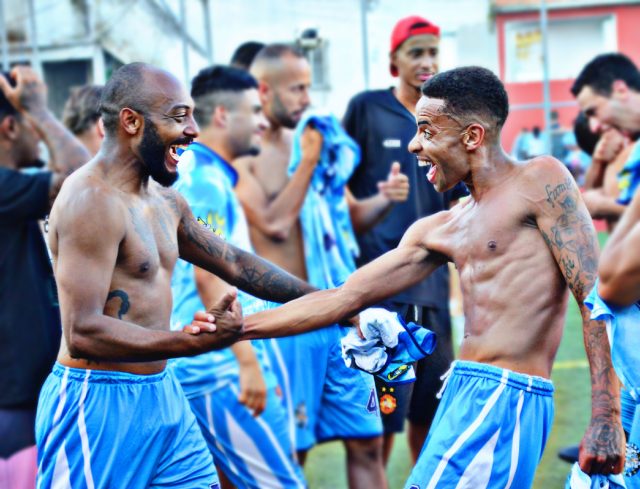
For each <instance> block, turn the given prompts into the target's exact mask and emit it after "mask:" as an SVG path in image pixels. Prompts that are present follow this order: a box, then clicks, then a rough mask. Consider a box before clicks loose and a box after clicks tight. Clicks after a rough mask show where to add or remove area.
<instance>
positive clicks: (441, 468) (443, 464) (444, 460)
mask: <svg viewBox="0 0 640 489" xmlns="http://www.w3.org/2000/svg"><path fill="white" fill-rule="evenodd" d="M508 377H509V372H508V371H507V370H505V371H503V373H502V379H501V380H500V385H499V386H498V388H497V389H496V390H495V391H494V392H493V394H491V397H489V399H488V400H487V403H486V404H485V405H484V407H483V408H482V411H480V414H479V415H478V417H477V418H476V419H475V420H474V421H473V423H471V425H470V426H469V427H468V428H467V429H466V430H464V432H463V433H462V434H461V435H460V436H459V437H458V438H457V439H456V441H455V442H454V443H453V445H451V448H449V450H447V451H446V453H445V454H444V455H443V457H442V460H440V463H439V464H438V466H437V467H436V470H435V472H434V473H433V476H431V480H430V481H429V484H428V485H427V487H426V489H434V488H435V487H436V484H437V483H438V481H439V480H440V477H442V474H443V473H444V470H445V469H446V468H447V465H448V463H449V460H451V457H453V455H454V454H455V453H456V452H457V451H458V450H459V449H460V447H461V446H462V445H463V444H464V442H466V441H467V440H468V439H469V438H470V437H471V435H472V434H473V432H474V431H476V430H477V429H478V428H479V427H480V425H481V424H482V422H483V421H484V420H485V418H486V417H487V416H488V414H489V411H491V409H492V408H493V406H494V405H495V404H496V402H498V399H499V398H500V395H501V394H502V392H503V391H504V389H505V387H506V386H507V383H506V382H507V379H508Z"/></svg>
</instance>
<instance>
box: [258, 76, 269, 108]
mask: <svg viewBox="0 0 640 489" xmlns="http://www.w3.org/2000/svg"><path fill="white" fill-rule="evenodd" d="M270 93H271V87H269V85H268V84H267V83H266V82H265V81H264V80H260V81H259V82H258V95H259V96H260V101H261V102H262V103H263V104H264V102H265V100H268V98H269V94H270Z"/></svg>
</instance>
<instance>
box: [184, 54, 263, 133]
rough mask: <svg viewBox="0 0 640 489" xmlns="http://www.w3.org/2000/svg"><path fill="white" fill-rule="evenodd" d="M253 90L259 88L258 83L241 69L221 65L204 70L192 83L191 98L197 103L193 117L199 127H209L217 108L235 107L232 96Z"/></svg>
mask: <svg viewBox="0 0 640 489" xmlns="http://www.w3.org/2000/svg"><path fill="white" fill-rule="evenodd" d="M252 88H258V82H257V81H256V79H255V78H254V77H253V76H251V75H250V74H249V73H247V72H246V71H244V70H241V69H240V68H233V67H231V66H221V65H216V66H211V67H209V68H204V69H202V70H200V72H199V73H198V74H197V75H196V76H195V77H194V79H193V80H192V81H191V97H193V101H194V102H195V108H194V110H193V117H194V118H195V120H196V122H197V123H198V125H200V126H203V127H204V126H207V125H208V124H209V120H210V119H211V113H212V112H213V110H214V109H215V108H216V107H218V106H220V105H222V106H225V107H228V108H231V107H233V106H234V103H235V98H234V97H233V96H232V95H233V94H236V93H240V92H243V91H245V90H250V89H252Z"/></svg>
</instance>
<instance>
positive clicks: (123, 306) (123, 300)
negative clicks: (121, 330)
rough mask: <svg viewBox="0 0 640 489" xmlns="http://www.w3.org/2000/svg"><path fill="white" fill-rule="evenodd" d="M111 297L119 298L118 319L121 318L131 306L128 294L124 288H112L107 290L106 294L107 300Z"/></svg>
mask: <svg viewBox="0 0 640 489" xmlns="http://www.w3.org/2000/svg"><path fill="white" fill-rule="evenodd" d="M111 299H120V309H118V319H122V316H124V315H125V314H127V313H128V312H129V308H130V307H131V303H130V302H129V294H127V293H126V292H125V291H124V290H120V289H117V290H112V291H111V292H109V295H108V296H107V302H109V301H110V300H111Z"/></svg>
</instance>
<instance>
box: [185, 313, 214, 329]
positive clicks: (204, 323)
mask: <svg viewBox="0 0 640 489" xmlns="http://www.w3.org/2000/svg"><path fill="white" fill-rule="evenodd" d="M215 323H216V318H215V317H214V316H213V314H209V313H208V312H205V311H198V312H196V313H195V314H194V315H193V321H191V324H187V325H186V326H185V327H184V328H182V331H183V332H185V333H189V334H192V335H197V334H200V333H213V332H214V331H215V330H216V324H215Z"/></svg>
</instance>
